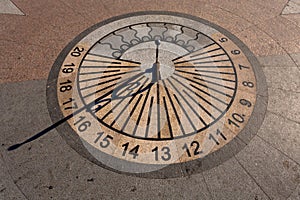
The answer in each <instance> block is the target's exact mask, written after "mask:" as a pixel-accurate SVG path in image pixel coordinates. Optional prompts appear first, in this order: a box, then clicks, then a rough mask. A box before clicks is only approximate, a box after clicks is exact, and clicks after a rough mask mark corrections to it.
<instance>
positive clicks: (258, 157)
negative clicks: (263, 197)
mask: <svg viewBox="0 0 300 200" xmlns="http://www.w3.org/2000/svg"><path fill="white" fill-rule="evenodd" d="M236 158H237V159H238V161H239V162H240V163H241V165H242V166H243V167H244V168H245V170H246V171H247V172H248V173H249V174H250V175H251V176H252V178H254V179H255V181H256V182H257V184H258V185H259V186H260V187H261V188H262V189H263V190H264V191H265V192H266V194H267V195H268V196H269V197H270V198H271V199H286V198H287V197H289V196H290V194H291V193H292V192H293V191H294V190H295V189H296V187H297V185H298V184H299V183H300V168H299V165H297V164H296V163H295V162H294V161H292V160H291V159H289V158H288V157H287V156H285V155H284V154H282V153H281V152H280V151H278V150H276V149H274V148H272V147H270V146H269V145H268V144H267V143H265V142H264V141H263V140H262V139H260V138H258V137H255V138H254V139H253V140H252V142H251V143H250V144H249V145H248V146H247V147H245V148H244V150H243V151H241V152H240V153H239V154H237V156H236Z"/></svg>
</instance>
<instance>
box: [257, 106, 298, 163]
mask: <svg viewBox="0 0 300 200" xmlns="http://www.w3.org/2000/svg"><path fill="white" fill-rule="evenodd" d="M299 130H300V124H299V123H296V122H293V121H290V120H288V119H286V118H283V117H281V116H278V115H275V114H273V113H271V112H267V115H266V117H265V120H264V122H263V124H262V126H261V128H260V130H259V131H258V135H259V136H260V137H261V138H263V139H264V140H265V141H267V142H269V143H270V144H271V145H273V146H274V147H276V148H277V149H279V150H280V151H282V152H284V153H285V154H286V155H288V156H289V157H291V158H292V159H293V160H294V161H296V162H297V163H300V153H299V152H300V146H299V144H300V137H299Z"/></svg>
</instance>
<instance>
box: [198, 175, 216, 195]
mask: <svg viewBox="0 0 300 200" xmlns="http://www.w3.org/2000/svg"><path fill="white" fill-rule="evenodd" d="M201 174H202V177H203V181H204V183H205V186H206V189H207V191H208V193H209V196H210V198H211V199H213V200H214V199H215V198H214V196H213V195H212V192H211V191H210V189H209V186H208V184H207V181H206V179H205V175H204V173H201Z"/></svg>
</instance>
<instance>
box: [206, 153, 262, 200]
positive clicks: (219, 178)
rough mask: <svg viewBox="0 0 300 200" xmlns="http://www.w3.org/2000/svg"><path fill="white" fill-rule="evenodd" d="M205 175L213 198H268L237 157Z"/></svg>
mask: <svg viewBox="0 0 300 200" xmlns="http://www.w3.org/2000/svg"><path fill="white" fill-rule="evenodd" d="M203 175H204V177H205V180H206V182H207V184H208V186H209V190H210V192H211V194H212V195H213V199H220V200H221V199H224V200H225V199H241V200H242V199H243V200H244V199H268V197H267V196H266V195H265V194H264V192H263V191H262V190H261V189H260V188H259V187H258V186H257V185H256V183H255V182H254V181H253V179H252V178H251V177H250V176H249V175H248V174H247V172H245V171H244V169H243V168H242V167H241V165H240V164H239V163H238V162H237V161H236V159H235V158H232V159H230V160H228V161H226V162H224V163H223V164H222V165H220V166H218V167H216V168H213V169H211V170H208V171H205V172H203Z"/></svg>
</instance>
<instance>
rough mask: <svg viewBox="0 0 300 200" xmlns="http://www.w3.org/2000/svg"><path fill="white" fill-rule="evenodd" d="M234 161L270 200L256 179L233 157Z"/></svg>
mask: <svg viewBox="0 0 300 200" xmlns="http://www.w3.org/2000/svg"><path fill="white" fill-rule="evenodd" d="M233 157H234V158H235V160H236V161H237V162H238V163H239V165H240V166H241V167H242V168H243V170H244V171H245V172H246V173H247V174H248V176H250V178H251V179H252V180H253V181H254V183H255V184H256V185H257V186H258V187H259V188H260V189H261V191H262V192H263V193H264V194H265V195H266V196H267V197H268V198H269V200H272V198H271V197H270V196H269V195H268V194H267V193H266V192H265V191H264V190H263V188H262V187H261V186H260V185H259V184H258V182H257V181H256V179H255V178H254V177H253V176H252V175H251V174H250V173H249V172H248V170H247V169H246V168H245V167H244V165H242V163H241V162H240V161H239V160H238V159H237V157H236V156H235V155H234V156H233Z"/></svg>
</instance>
